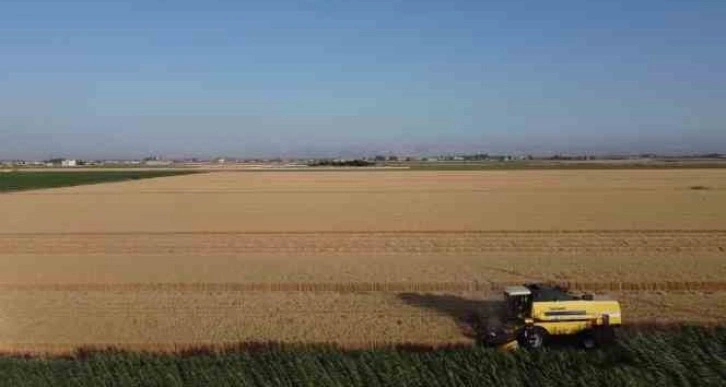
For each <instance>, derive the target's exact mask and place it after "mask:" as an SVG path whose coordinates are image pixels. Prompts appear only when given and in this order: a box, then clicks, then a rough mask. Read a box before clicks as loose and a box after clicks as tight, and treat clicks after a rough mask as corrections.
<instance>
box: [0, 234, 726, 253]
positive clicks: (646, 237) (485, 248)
mask: <svg viewBox="0 0 726 387" xmlns="http://www.w3.org/2000/svg"><path fill="white" fill-rule="evenodd" d="M0 251H2V253H3V254H78V255H83V254H98V253H110V252H112V253H114V254H123V253H133V254H185V255H209V254H227V253H234V254H250V253H259V254H275V255H281V254H282V255H290V256H295V255H341V254H358V255H370V254H374V255H398V254H406V255H408V254H417V255H422V254H435V255H458V256H462V255H477V254H481V253H485V252H498V253H532V254H537V253H553V252H565V253H570V254H578V253H579V254H587V253H598V254H605V253H608V254H618V253H627V254H628V255H633V254H638V253H682V252H689V253H711V254H713V253H715V254H719V253H722V254H724V255H725V256H726V231H711V232H707V231H700V232H682V231H668V232H666V231H663V232H652V231H633V232H625V231H620V232H577V233H573V232H562V233H560V232H549V233H548V232H539V233H534V232H498V233H495V232H479V233H477V232H470V231H468V232H461V233H453V232H447V233H444V232H441V233H413V232H401V233H392V232H389V233H380V232H371V233H361V232H351V233H343V232H336V233H146V234H142V233H138V234H137V233H106V234H104V233H69V234H57V233H51V234H7V233H6V234H0Z"/></svg>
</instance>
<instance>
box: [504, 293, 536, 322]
mask: <svg viewBox="0 0 726 387" xmlns="http://www.w3.org/2000/svg"><path fill="white" fill-rule="evenodd" d="M530 305H531V297H530V296H529V295H527V296H509V297H507V311H508V312H509V317H510V318H515V319H523V318H525V317H529V314H530V313H529V309H530Z"/></svg>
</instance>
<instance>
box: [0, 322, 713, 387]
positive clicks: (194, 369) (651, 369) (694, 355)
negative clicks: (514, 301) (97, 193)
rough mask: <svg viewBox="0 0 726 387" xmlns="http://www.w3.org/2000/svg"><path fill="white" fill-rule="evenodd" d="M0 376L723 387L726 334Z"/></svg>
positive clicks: (84, 381) (68, 361)
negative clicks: (583, 346) (600, 344)
mask: <svg viewBox="0 0 726 387" xmlns="http://www.w3.org/2000/svg"><path fill="white" fill-rule="evenodd" d="M0 375H2V383H4V384H6V385H23V386H45V385H59V386H60V385H66V386H70V385H72V386H115V385H123V386H127V385H128V386H131V385H134V386H136V385H149V386H151V385H153V386H157V385H159V386H164V385H168V386H229V385H245V386H442V385H451V386H489V385H491V386H572V385H581V386H584V385H586V386H675V385H677V386H689V385H690V386H723V385H726V329H724V328H716V329H711V330H709V329H704V328H683V329H681V330H678V331H674V332H657V333H647V334H646V333H643V334H636V335H634V336H630V337H628V338H627V339H624V340H622V341H621V342H619V343H618V344H616V345H613V346H611V347H607V348H604V349H600V350H594V351H584V350H579V349H576V348H569V347H566V348H556V349H547V350H542V351H533V352H528V351H524V350H522V351H518V352H514V353H504V352H498V351H496V350H493V349H488V348H481V347H472V348H460V349H447V350H436V351H420V352H416V351H410V350H409V351H403V350H371V351H350V352H343V351H340V350H336V349H331V348H325V347H311V348H308V349H302V348H299V347H298V348H296V349H295V348H292V347H290V348H285V347H281V348H277V349H269V348H267V349H265V348H264V347H261V348H258V349H257V350H250V349H249V348H248V349H247V350H245V351H240V350H231V351H227V352H222V353H214V352H204V351H197V352H187V353H183V354H177V355H161V354H149V353H146V354H144V353H129V352H100V353H82V354H80V355H79V356H76V357H66V358H19V357H5V358H0Z"/></svg>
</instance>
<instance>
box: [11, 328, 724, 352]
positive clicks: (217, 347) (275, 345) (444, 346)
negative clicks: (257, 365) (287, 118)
mask: <svg viewBox="0 0 726 387" xmlns="http://www.w3.org/2000/svg"><path fill="white" fill-rule="evenodd" d="M694 327H697V328H696V329H701V330H703V331H711V330H718V329H724V326H723V324H722V323H718V322H713V323H704V322H702V321H670V322H669V321H658V320H637V321H631V322H629V323H628V324H627V325H624V326H623V327H621V328H620V330H619V337H622V338H623V339H626V340H627V339H629V338H630V337H632V336H636V335H640V334H652V333H678V332H682V331H683V330H684V329H694ZM475 347H476V343H475V342H474V341H452V342H441V341H436V340H420V341H410V342H401V341H383V340H381V341H360V342H356V341H347V342H345V343H336V342H326V341H321V342H290V341H274V340H266V341H256V340H249V341H239V342H176V343H164V342H159V343H154V342H144V343H122V344H119V343H94V344H84V345H80V346H79V345H73V344H59V343H9V344H0V358H2V357H14V356H23V357H27V356H37V355H45V356H47V355H50V356H79V357H85V356H87V355H90V354H93V353H103V352H109V351H111V352H116V351H131V352H151V353H155V354H175V355H180V356H189V355H192V354H211V353H229V352H252V353H254V352H258V351H270V350H296V349H297V350H303V349H314V348H325V349H334V350H341V351H360V350H398V351H405V352H428V351H437V350H453V349H465V348H475Z"/></svg>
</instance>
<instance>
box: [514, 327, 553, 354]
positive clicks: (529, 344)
mask: <svg viewBox="0 0 726 387" xmlns="http://www.w3.org/2000/svg"><path fill="white" fill-rule="evenodd" d="M548 338H549V333H548V332H547V330H546V329H544V328H542V327H537V326H533V327H525V328H524V329H523V330H522V334H521V335H520V337H519V344H520V345H521V346H523V347H525V348H529V349H538V348H542V347H544V345H545V344H546V343H547V339H548Z"/></svg>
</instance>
